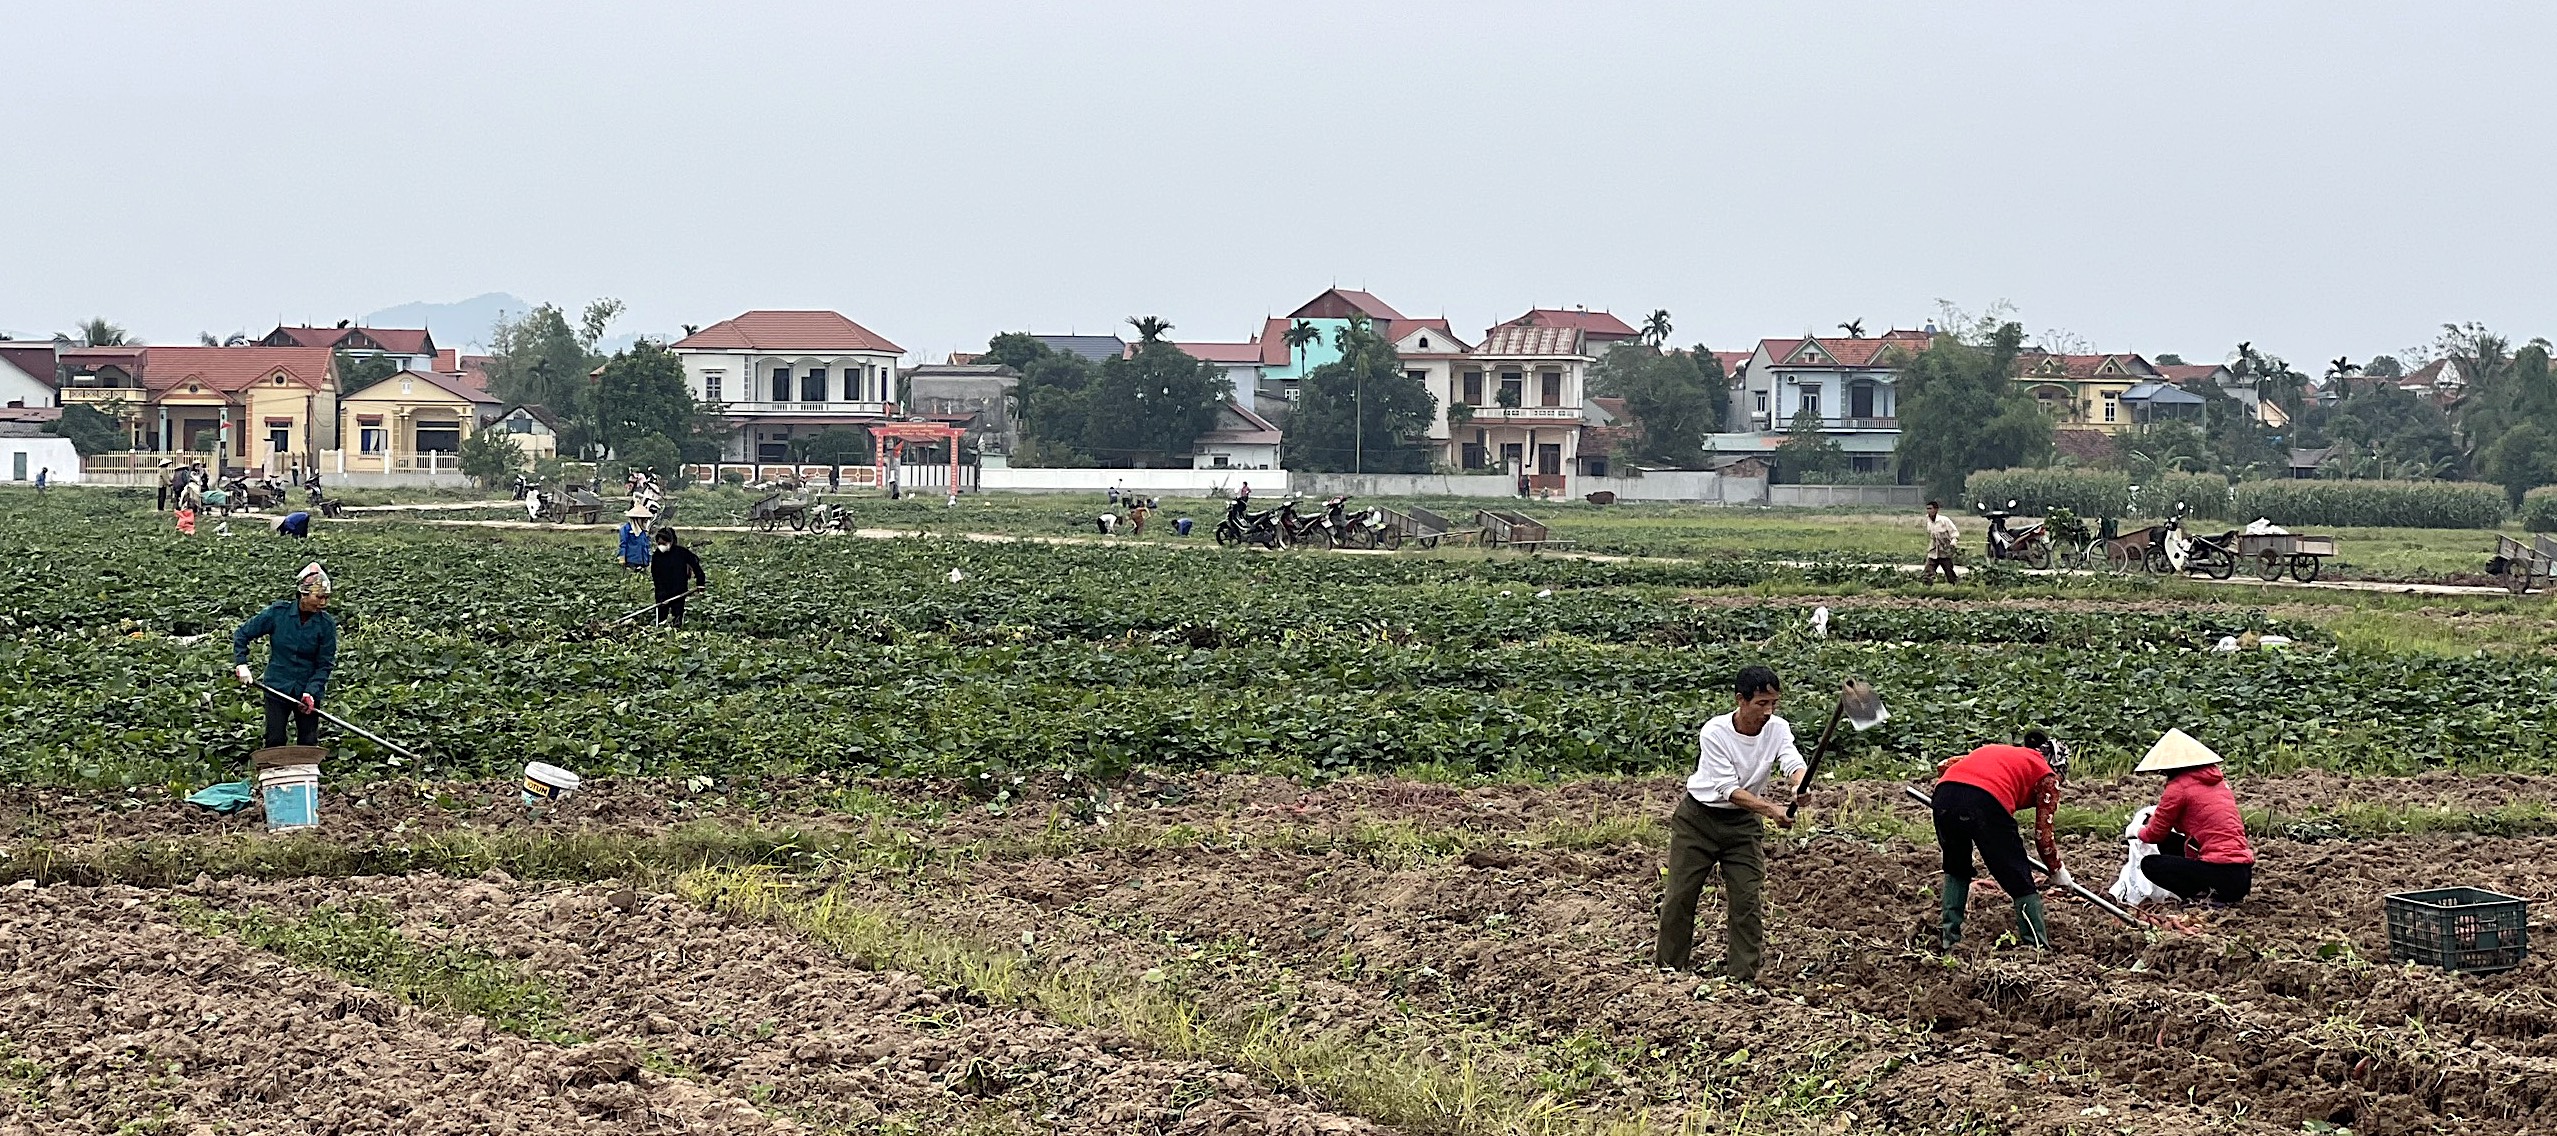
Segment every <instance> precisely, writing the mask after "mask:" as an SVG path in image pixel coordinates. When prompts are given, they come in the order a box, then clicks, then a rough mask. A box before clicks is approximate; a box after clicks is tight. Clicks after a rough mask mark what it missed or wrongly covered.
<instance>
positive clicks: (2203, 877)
mask: <svg viewBox="0 0 2557 1136" xmlns="http://www.w3.org/2000/svg"><path fill="white" fill-rule="evenodd" d="M2158 849H2159V851H2158V854H2157V855H2154V856H2143V857H2141V858H2140V874H2141V875H2144V876H2147V877H2148V878H2149V882H2150V883H2153V884H2156V885H2157V886H2159V887H2162V888H2165V889H2166V890H2168V891H2171V892H2174V893H2175V897H2176V898H2177V899H2182V900H2187V901H2190V900H2208V901H2211V902H2214V903H2235V902H2237V901H2239V900H2241V899H2244V898H2246V893H2247V892H2249V891H2253V890H2254V889H2255V865H2253V864H2212V863H2207V862H2204V861H2201V860H2196V859H2193V858H2192V857H2190V856H2186V855H2184V840H2183V838H2181V837H2175V836H2169V837H2167V839H2166V842H2165V843H2162V844H2159V845H2158Z"/></svg>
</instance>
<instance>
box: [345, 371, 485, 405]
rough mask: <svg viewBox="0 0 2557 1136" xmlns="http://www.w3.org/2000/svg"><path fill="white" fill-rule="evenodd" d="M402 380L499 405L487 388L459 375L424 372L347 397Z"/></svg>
mask: <svg viewBox="0 0 2557 1136" xmlns="http://www.w3.org/2000/svg"><path fill="white" fill-rule="evenodd" d="M400 379H409V380H411V381H415V382H423V383H425V384H427V385H428V386H431V387H434V388H435V389H437V390H440V391H443V392H444V393H446V394H449V395H452V396H453V397H455V398H466V399H469V400H470V401H472V402H482V403H487V404H489V405H491V406H494V405H496V404H497V399H496V398H495V397H493V396H491V395H490V394H489V393H488V391H487V389H486V388H483V387H478V386H473V385H471V384H469V383H466V382H463V381H462V380H461V377H460V376H458V375H431V374H428V373H426V372H424V371H401V372H399V373H398V374H395V375H390V376H388V377H385V378H382V379H379V380H376V381H374V382H371V383H367V384H365V385H364V387H363V389H362V390H357V391H353V392H350V393H349V394H348V395H347V396H346V397H348V398H353V397H355V396H356V395H360V394H363V393H364V392H365V391H369V390H372V389H373V388H375V387H378V386H381V385H382V384H383V383H388V382H396V381H398V380H400Z"/></svg>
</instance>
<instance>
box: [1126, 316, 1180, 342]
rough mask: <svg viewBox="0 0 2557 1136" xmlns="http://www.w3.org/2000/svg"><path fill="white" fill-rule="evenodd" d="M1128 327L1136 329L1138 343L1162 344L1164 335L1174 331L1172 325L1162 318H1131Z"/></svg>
mask: <svg viewBox="0 0 2557 1136" xmlns="http://www.w3.org/2000/svg"><path fill="white" fill-rule="evenodd" d="M1128 326H1130V327H1133V328H1135V329H1136V340H1137V342H1138V343H1160V342H1162V341H1163V333H1164V332H1167V331H1170V330H1172V325H1171V324H1168V323H1165V322H1163V319H1162V317H1160V316H1129V317H1128Z"/></svg>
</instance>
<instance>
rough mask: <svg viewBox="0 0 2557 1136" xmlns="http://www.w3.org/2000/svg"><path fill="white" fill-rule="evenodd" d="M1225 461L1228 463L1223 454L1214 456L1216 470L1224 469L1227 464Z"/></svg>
mask: <svg viewBox="0 0 2557 1136" xmlns="http://www.w3.org/2000/svg"><path fill="white" fill-rule="evenodd" d="M1227 461H1228V457H1227V455H1225V454H1218V455H1216V468H1218V469H1224V468H1225V467H1226V463H1227Z"/></svg>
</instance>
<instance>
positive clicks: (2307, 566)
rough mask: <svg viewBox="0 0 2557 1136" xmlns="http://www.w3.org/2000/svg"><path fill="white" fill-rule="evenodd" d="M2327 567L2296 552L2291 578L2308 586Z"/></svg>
mask: <svg viewBox="0 0 2557 1136" xmlns="http://www.w3.org/2000/svg"><path fill="white" fill-rule="evenodd" d="M2325 566H2326V562H2325V561H2324V560H2321V559H2319V558H2317V557H2314V556H2311V555H2309V554H2307V553H2305V552H2295V553H2292V554H2291V578H2292V579H2294V580H2297V581H2299V582H2300V583H2303V584H2306V583H2309V582H2311V581H2313V580H2315V579H2317V573H2318V570H2319V569H2321V568H2324V567H2325ZM2524 579H2525V580H2526V579H2528V577H2524Z"/></svg>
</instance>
